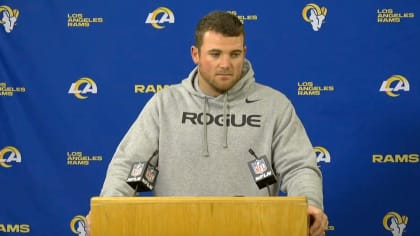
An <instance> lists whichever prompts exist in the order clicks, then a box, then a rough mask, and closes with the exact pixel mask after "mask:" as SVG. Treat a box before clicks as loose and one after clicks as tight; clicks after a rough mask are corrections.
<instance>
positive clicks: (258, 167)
mask: <svg viewBox="0 0 420 236" xmlns="http://www.w3.org/2000/svg"><path fill="white" fill-rule="evenodd" d="M252 168H253V169H254V173H255V174H256V175H259V174H262V173H264V172H265V171H266V170H267V165H266V164H265V162H264V160H263V159H259V160H256V161H255V162H253V163H252Z"/></svg>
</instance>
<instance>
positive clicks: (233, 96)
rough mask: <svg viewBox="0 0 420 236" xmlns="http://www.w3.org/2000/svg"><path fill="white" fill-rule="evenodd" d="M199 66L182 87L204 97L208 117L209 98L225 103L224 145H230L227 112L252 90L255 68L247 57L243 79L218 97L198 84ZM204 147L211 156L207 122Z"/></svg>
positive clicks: (194, 94) (204, 112)
mask: <svg viewBox="0 0 420 236" xmlns="http://www.w3.org/2000/svg"><path fill="white" fill-rule="evenodd" d="M197 74H198V66H196V67H195V68H194V69H193V70H192V71H191V72H190V74H189V75H188V77H187V78H186V79H184V80H182V83H181V85H182V87H184V88H185V89H186V90H187V91H188V92H189V93H190V94H191V95H193V96H196V97H198V98H200V99H203V114H204V117H207V110H208V107H209V100H210V101H211V102H212V103H216V104H222V105H223V137H224V141H223V143H224V144H223V147H224V148H227V147H228V138H227V136H228V126H227V114H228V112H229V104H232V105H233V104H236V103H239V102H240V101H243V98H245V97H246V96H247V94H248V93H249V92H250V90H251V88H252V86H253V85H254V84H255V78H254V70H253V69H252V66H251V63H250V62H249V61H248V60H247V59H245V61H244V65H243V68H242V75H241V79H240V80H238V82H236V84H235V85H234V86H233V87H232V88H231V89H229V90H228V91H226V92H225V93H223V94H220V95H219V96H217V97H212V96H209V95H206V94H205V93H203V92H202V91H201V89H200V87H199V86H198V76H197ZM202 143H203V148H202V154H203V155H204V156H206V157H208V156H209V150H208V141H207V122H204V124H203V142H202Z"/></svg>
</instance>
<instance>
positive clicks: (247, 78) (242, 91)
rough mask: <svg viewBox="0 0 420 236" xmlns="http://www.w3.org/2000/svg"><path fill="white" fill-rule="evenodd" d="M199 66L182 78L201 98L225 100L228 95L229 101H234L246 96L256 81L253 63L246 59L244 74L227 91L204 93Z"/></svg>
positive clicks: (190, 90) (189, 90)
mask: <svg viewBox="0 0 420 236" xmlns="http://www.w3.org/2000/svg"><path fill="white" fill-rule="evenodd" d="M197 74H198V66H196V67H195V68H194V69H193V70H192V71H191V72H190V74H189V75H188V77H187V78H185V79H184V80H182V86H183V87H184V88H185V89H187V91H188V92H189V93H190V94H192V95H194V96H198V97H201V98H203V99H204V98H205V97H208V98H209V99H213V100H214V101H223V100H224V97H225V96H226V95H227V96H228V102H229V103H231V102H234V101H236V100H238V99H241V98H244V97H245V96H246V95H247V92H248V91H249V89H250V87H251V85H252V84H254V83H255V79H254V70H253V69H252V65H251V63H250V62H249V61H248V60H247V59H245V62H244V65H243V68H242V76H241V79H240V80H238V82H237V83H236V84H235V85H234V86H233V87H232V88H231V89H229V90H228V91H227V92H226V93H224V94H220V95H219V96H217V97H212V96H209V95H206V94H205V93H203V92H202V91H201V90H200V88H199V87H198V76H197Z"/></svg>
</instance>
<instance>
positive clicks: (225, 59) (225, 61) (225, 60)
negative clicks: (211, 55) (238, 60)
mask: <svg viewBox="0 0 420 236" xmlns="http://www.w3.org/2000/svg"><path fill="white" fill-rule="evenodd" d="M219 66H220V67H221V68H229V67H230V56H229V55H224V56H222V57H221V58H220V63H219Z"/></svg>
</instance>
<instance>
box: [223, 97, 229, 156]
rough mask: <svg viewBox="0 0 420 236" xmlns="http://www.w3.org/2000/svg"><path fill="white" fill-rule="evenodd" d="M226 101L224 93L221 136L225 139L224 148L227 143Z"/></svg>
mask: <svg viewBox="0 0 420 236" xmlns="http://www.w3.org/2000/svg"><path fill="white" fill-rule="evenodd" d="M227 101H228V95H227V93H225V97H224V99H223V135H224V138H225V140H224V141H225V143H224V144H223V147H224V148H227V147H228V143H227Z"/></svg>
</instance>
